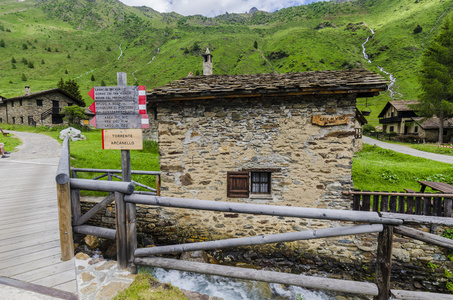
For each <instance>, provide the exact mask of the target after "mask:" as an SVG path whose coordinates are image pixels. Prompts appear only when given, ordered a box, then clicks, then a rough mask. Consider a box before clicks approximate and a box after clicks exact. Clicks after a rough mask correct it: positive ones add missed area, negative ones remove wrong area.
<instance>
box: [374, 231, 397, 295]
mask: <svg viewBox="0 0 453 300" xmlns="http://www.w3.org/2000/svg"><path fill="white" fill-rule="evenodd" d="M392 242H393V227H392V226H384V230H383V231H381V232H380V233H379V236H378V249H377V259H376V285H377V288H378V290H379V294H378V295H377V296H376V297H374V299H375V300H388V299H389V298H390V275H391V272H392Z"/></svg>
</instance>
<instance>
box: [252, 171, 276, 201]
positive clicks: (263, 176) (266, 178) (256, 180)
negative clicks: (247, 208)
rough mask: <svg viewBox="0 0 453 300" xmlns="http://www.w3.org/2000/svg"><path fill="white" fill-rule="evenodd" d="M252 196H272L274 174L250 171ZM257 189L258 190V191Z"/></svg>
mask: <svg viewBox="0 0 453 300" xmlns="http://www.w3.org/2000/svg"><path fill="white" fill-rule="evenodd" d="M249 177H250V187H249V188H250V194H253V195H270V194H271V190H272V189H271V184H272V173H271V172H255V171H250V175H249ZM262 187H265V189H266V191H265V192H263V191H262ZM256 188H257V190H256Z"/></svg>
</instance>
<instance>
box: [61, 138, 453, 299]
mask: <svg viewBox="0 0 453 300" xmlns="http://www.w3.org/2000/svg"><path fill="white" fill-rule="evenodd" d="M69 174H70V167H69V146H68V141H67V140H65V142H64V143H63V153H62V156H61V159H60V165H59V167H58V173H57V176H56V181H57V188H58V189H59V190H61V191H63V192H59V194H58V198H59V199H58V202H59V213H60V237H62V238H61V249H62V259H63V260H65V259H70V258H71V257H72V256H73V255H74V253H73V252H74V247H73V241H72V233H73V231H74V232H77V233H83V234H92V235H96V236H99V237H104V238H111V239H116V243H117V262H118V267H119V268H120V269H125V268H129V269H130V270H131V271H132V272H136V265H145V266H153V267H161V268H166V269H176V270H181V271H190V272H197V273H203V274H211V275H218V276H227V277H232V278H240V279H247V280H258V281H264V282H271V283H282V284H291V285H296V286H301V287H305V288H310V289H320V290H329V291H333V292H340V293H348V294H361V295H369V296H373V297H374V298H375V299H379V300H380V299H386V300H387V299H389V298H390V296H391V295H393V296H394V297H397V298H400V299H430V300H432V299H453V296H451V295H446V294H436V293H423V292H413V291H401V290H390V276H391V265H392V240H393V235H394V233H398V234H401V235H406V236H409V237H413V238H415V239H419V240H423V241H426V242H429V243H433V244H436V245H440V246H443V247H446V248H448V249H453V241H452V240H450V239H446V238H442V237H438V236H436V235H433V234H429V233H425V232H422V231H419V230H415V229H411V228H408V227H406V226H403V225H404V224H405V223H414V222H416V223H421V224H424V223H429V224H442V225H447V226H453V219H452V218H440V217H429V220H428V219H426V217H424V216H415V215H414V216H410V217H411V218H407V217H406V216H407V215H402V214H392V213H387V214H385V215H382V214H378V213H377V212H370V211H368V212H365V211H348V210H332V209H315V208H304V207H287V206H272V205H259V204H245V203H230V202H220V201H206V200H195V199H183V198H170V197H160V196H152V195H143V194H136V193H135V192H134V184H133V183H131V182H116V181H94V180H88V179H76V178H70V177H69ZM81 189H82V190H99V191H106V192H111V193H113V194H111V195H109V196H107V198H106V199H104V201H102V202H101V203H99V204H97V205H96V206H95V207H93V208H92V209H91V210H90V211H88V212H87V213H85V214H84V215H83V216H82V215H80V198H79V193H80V190H81ZM112 201H115V211H116V216H115V217H116V229H106V228H100V227H95V226H89V225H84V223H86V221H88V220H89V218H90V217H91V216H93V215H94V214H95V213H97V212H99V211H100V210H102V209H103V208H105V207H106V205H107V204H108V203H110V202H112ZM137 204H140V205H152V206H163V207H176V208H184V209H195V210H208V211H221V212H236V213H244V214H259V215H269V216H282V217H296V218H307V219H321V220H335V221H346V222H348V223H349V225H345V226H340V227H335V228H325V229H316V230H307V231H298V232H292V233H282V234H272V235H259V236H256V237H245V238H233V239H225V240H217V241H208V242H200V243H191V244H181V245H171V246H158V247H153V248H137V228H136V205H137ZM407 220H409V221H407ZM351 222H357V223H358V224H354V223H352V224H351ZM373 232H374V233H379V234H378V237H377V245H378V246H377V260H376V271H375V278H376V281H375V283H371V282H357V281H349V280H340V279H331V278H325V277H322V278H321V277H312V276H305V275H297V274H288V273H282V272H273V271H264V270H252V269H245V268H238V267H230V266H222V265H212V264H207V263H198V262H190V261H181V260H176V259H167V258H161V257H155V256H154V255H158V254H165V253H180V252H185V251H194V250H208V249H221V248H228V247H238V246H243V245H259V244H267V243H277V242H290V241H298V240H309V239H318V238H327V237H336V236H343V235H356V234H366V233H373Z"/></svg>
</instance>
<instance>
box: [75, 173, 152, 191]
mask: <svg viewBox="0 0 453 300" xmlns="http://www.w3.org/2000/svg"><path fill="white" fill-rule="evenodd" d="M71 173H72V178H77V177H78V176H77V175H78V173H101V175H98V176H96V177H94V178H92V180H99V179H102V178H105V177H107V180H109V181H111V180H113V178H117V179H119V180H123V177H122V176H120V175H117V174H121V173H122V171H121V170H109V169H84V168H72V169H71ZM131 174H132V175H147V176H155V177H156V188H152V187H150V186H147V185H145V184H142V183H140V182H137V181H133V180H132V181H131V182H132V183H133V184H134V185H135V186H139V187H142V188H144V189H146V190H148V192H140V191H136V193H138V194H148V195H155V196H159V195H160V172H157V171H135V170H131Z"/></svg>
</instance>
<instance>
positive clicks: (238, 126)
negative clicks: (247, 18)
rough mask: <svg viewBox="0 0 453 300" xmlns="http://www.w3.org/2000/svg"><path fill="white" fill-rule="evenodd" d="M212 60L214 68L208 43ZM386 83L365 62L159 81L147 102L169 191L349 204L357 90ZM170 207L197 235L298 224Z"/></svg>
mask: <svg viewBox="0 0 453 300" xmlns="http://www.w3.org/2000/svg"><path fill="white" fill-rule="evenodd" d="M203 70H204V74H212V55H211V54H210V53H209V52H207V53H206V54H205V55H204V67H203ZM386 89H387V82H386V81H385V80H384V79H383V78H382V77H381V76H380V75H377V74H375V73H373V72H370V71H367V70H363V69H352V70H344V71H316V72H304V73H287V74H256V75H204V76H188V77H185V78H182V79H180V80H176V81H173V82H171V83H169V84H167V85H165V86H162V87H158V88H155V89H153V90H152V91H150V92H148V93H147V102H148V109H149V111H154V118H155V120H154V122H157V126H158V143H159V153H160V160H159V161H160V170H161V180H162V183H161V195H162V196H168V197H180V198H192V199H194V198H195V199H202V200H216V201H231V202H243V203H259V204H273V205H285V206H300V207H315V208H332V209H350V208H351V206H352V205H351V201H350V198H348V197H347V196H343V195H342V191H346V190H348V189H352V188H353V183H352V178H351V168H352V157H353V154H354V145H355V143H356V141H357V134H356V127H357V125H356V124H357V122H358V117H357V116H358V115H357V109H356V99H357V98H359V97H373V96H376V95H378V94H379V92H380V91H385V90H386ZM361 118H362V119H364V118H363V116H362V117H361ZM360 138H361V136H360ZM168 211H172V212H171V216H172V218H175V220H176V222H177V223H178V227H179V228H183V227H184V228H192V229H193V228H197V231H198V233H197V235H198V236H202V235H204V236H210V237H214V236H223V237H225V236H232V237H237V236H247V235H251V234H253V233H255V232H256V230H258V231H260V232H261V231H262V230H263V229H265V228H268V229H269V230H277V231H280V232H285V231H292V230H294V228H293V226H294V225H295V223H294V221H290V220H286V221H284V222H283V221H281V220H275V221H269V218H265V217H260V216H238V215H237V214H230V215H228V214H218V213H208V212H191V213H187V211H182V210H178V209H173V210H172V209H168ZM227 215H228V216H227ZM220 221H221V222H220ZM219 223H221V224H222V225H221V226H220V224H219ZM178 232H180V233H181V232H183V231H182V230H179V231H178ZM169 234H170V235H171V233H169ZM176 234H177V233H176Z"/></svg>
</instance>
